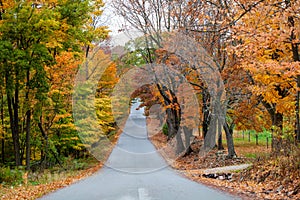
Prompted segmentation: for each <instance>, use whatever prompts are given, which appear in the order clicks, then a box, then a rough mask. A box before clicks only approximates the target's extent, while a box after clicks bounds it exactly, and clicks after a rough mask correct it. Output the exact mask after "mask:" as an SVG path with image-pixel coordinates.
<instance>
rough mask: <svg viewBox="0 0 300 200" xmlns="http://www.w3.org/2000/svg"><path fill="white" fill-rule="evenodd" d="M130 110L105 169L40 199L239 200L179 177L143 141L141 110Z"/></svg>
mask: <svg viewBox="0 0 300 200" xmlns="http://www.w3.org/2000/svg"><path fill="white" fill-rule="evenodd" d="M136 107H137V104H134V105H133V106H132V108H131V114H130V116H129V118H128V120H127V122H126V125H125V128H124V131H123V133H122V134H121V136H120V138H119V140H118V143H117V145H116V146H115V148H114V150H113V151H112V153H111V155H110V157H109V159H108V161H107V162H106V166H105V167H103V168H102V169H101V170H100V171H99V172H97V173H95V174H94V175H93V176H91V177H88V178H86V179H84V180H81V181H79V182H77V183H75V184H73V185H71V186H68V187H66V188H63V189H60V190H58V191H56V192H53V193H51V194H49V195H46V196H44V197H42V198H41V199H43V200H46V199H51V200H201V199H204V200H217V199H222V200H226V199H239V198H238V197H234V196H231V195H229V194H225V193H223V192H220V191H218V190H215V189H212V188H209V187H206V186H204V185H201V184H198V183H196V182H193V181H190V180H188V179H186V178H183V177H182V176H180V175H179V174H178V173H177V172H175V171H173V170H172V169H171V168H170V167H168V166H167V164H166V162H165V161H164V159H163V158H162V157H161V156H160V155H159V153H157V152H156V150H155V148H154V146H153V145H152V143H151V142H150V141H149V140H148V138H147V131H146V120H145V117H144V115H143V109H140V110H136V109H135V108H136Z"/></svg>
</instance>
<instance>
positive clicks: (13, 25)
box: [0, 0, 107, 169]
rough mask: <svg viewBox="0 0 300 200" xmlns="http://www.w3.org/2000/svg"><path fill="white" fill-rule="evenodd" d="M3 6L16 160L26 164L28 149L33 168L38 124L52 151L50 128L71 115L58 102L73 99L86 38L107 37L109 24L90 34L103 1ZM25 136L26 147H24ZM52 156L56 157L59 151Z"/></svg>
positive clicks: (6, 78) (2, 28)
mask: <svg viewBox="0 0 300 200" xmlns="http://www.w3.org/2000/svg"><path fill="white" fill-rule="evenodd" d="M0 5H1V25H0V32H1V36H0V37H1V44H0V46H1V74H2V75H1V76H2V77H4V87H5V95H6V100H7V103H6V104H7V110H8V111H7V112H8V115H9V119H10V128H11V133H12V139H13V145H14V157H15V163H16V165H17V166H18V165H20V164H21V162H22V160H23V153H24V149H25V150H26V163H27V168H28V169H29V166H30V155H31V153H30V150H31V147H30V143H31V142H30V141H31V136H32V129H33V128H34V129H35V130H36V128H38V130H39V131H40V133H41V137H42V138H43V139H42V140H44V141H46V144H45V145H46V146H41V148H42V149H44V150H46V151H47V149H48V147H47V146H48V144H47V143H48V142H47V140H48V139H49V135H48V134H49V132H48V130H49V129H50V127H51V126H52V125H53V123H58V121H61V120H62V118H64V119H66V118H68V117H70V115H68V116H67V115H64V116H62V115H63V113H62V112H61V110H60V108H59V106H57V105H58V104H60V103H61V101H60V100H59V99H61V97H67V96H68V97H67V98H66V101H68V100H67V99H69V100H70V98H69V97H70V93H71V88H70V86H69V85H68V84H71V82H72V77H74V74H75V73H76V71H77V66H78V62H79V61H80V57H81V53H80V52H81V51H82V44H83V43H86V42H87V39H86V38H89V40H90V41H91V40H92V38H97V40H98V38H104V36H103V35H107V31H106V30H105V28H102V29H101V30H102V32H101V31H100V30H97V31H94V32H92V33H91V31H90V30H89V29H88V28H87V26H86V25H87V23H88V20H89V18H90V17H91V13H92V12H93V10H94V9H95V7H97V6H98V7H99V6H100V7H101V6H103V4H98V3H97V2H92V1H79V0H78V1H68V0H67V1H26V2H23V1H1V2H0ZM79 8H80V9H79ZM96 14H97V13H94V15H96ZM98 14H101V13H98ZM94 15H93V16H94ZM102 33H103V34H102ZM101 34H102V35H101ZM63 71H64V72H63ZM66 72H67V73H66ZM52 73H55V74H52ZM62 80H65V81H66V83H63V82H62ZM60 105H61V104H60ZM52 108H53V110H52ZM68 112H70V110H69V111H68ZM59 115H60V117H58V116H59ZM59 118H60V119H59ZM71 121H72V120H70V122H71ZM32 125H37V126H35V127H32ZM58 132H59V131H58ZM58 134H59V133H58ZM24 135H26V137H23V136H24ZM24 138H26V139H25V140H26V147H25V148H24V147H22V146H21V145H20V141H23V140H24ZM42 151H43V150H42ZM52 154H54V156H56V153H55V152H54V153H52Z"/></svg>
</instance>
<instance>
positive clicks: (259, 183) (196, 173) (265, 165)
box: [151, 134, 300, 199]
mask: <svg viewBox="0 0 300 200" xmlns="http://www.w3.org/2000/svg"><path fill="white" fill-rule="evenodd" d="M166 139H167V138H166V136H164V135H163V134H156V135H153V136H152V137H151V140H152V143H153V144H154V145H155V146H156V148H158V149H160V148H162V147H163V146H164V145H165V143H166ZM199 143H201V140H197V139H196V141H195V143H194V144H193V145H192V149H193V150H194V151H195V152H193V153H191V154H190V155H188V156H185V157H181V158H179V159H177V160H176V162H174V163H173V164H172V167H173V168H174V169H176V170H178V171H179V172H181V173H182V174H183V175H184V176H186V177H187V178H190V179H192V180H194V181H196V182H200V183H204V184H206V185H209V186H211V187H217V188H218V189H220V190H223V191H226V192H229V193H232V194H235V195H239V196H240V197H241V198H243V199H300V168H299V167H300V153H299V152H298V153H295V155H293V156H290V157H278V158H270V157H259V158H247V157H244V156H243V154H246V153H247V152H250V153H251V154H254V155H255V154H258V155H261V152H262V151H263V152H265V151H266V149H265V147H260V146H251V145H248V146H247V145H246V146H237V147H236V151H237V153H238V155H239V157H238V158H234V159H226V158H225V156H226V152H224V153H223V154H222V153H221V154H220V151H217V150H212V151H211V152H210V153H209V154H207V155H206V156H205V157H200V156H199V155H198V152H197V150H198V149H197V148H199ZM242 163H253V166H252V167H250V168H249V169H246V170H242V171H234V172H232V178H231V179H230V180H219V179H211V178H205V177H204V176H203V169H208V168H215V167H222V166H231V165H239V164H242Z"/></svg>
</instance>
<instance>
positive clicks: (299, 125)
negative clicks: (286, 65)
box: [295, 75, 300, 142]
mask: <svg viewBox="0 0 300 200" xmlns="http://www.w3.org/2000/svg"><path fill="white" fill-rule="evenodd" d="M297 89H298V91H297V96H296V131H295V132H296V140H297V141H298V142H300V114H299V111H300V109H299V101H300V75H298V76H297Z"/></svg>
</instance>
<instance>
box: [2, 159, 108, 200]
mask: <svg viewBox="0 0 300 200" xmlns="http://www.w3.org/2000/svg"><path fill="white" fill-rule="evenodd" d="M102 166H103V165H102V164H101V163H98V164H96V165H94V166H93V167H91V168H88V169H86V170H80V171H74V172H73V173H70V172H61V173H59V174H58V175H59V176H58V177H57V178H55V177H52V178H51V179H52V180H50V181H49V182H48V183H45V184H39V185H31V184H24V185H20V186H16V187H10V188H8V187H3V186H1V185H0V199H2V200H25V199H26V200H27V199H36V198H38V197H41V196H43V195H45V194H47V193H50V192H52V191H55V190H57V189H59V188H63V187H66V186H68V185H70V184H72V183H75V182H76V181H78V180H80V179H83V178H85V177H88V176H90V175H92V174H93V173H95V172H96V171H98V170H99V169H100V168H101V167H102ZM49 175H50V174H49ZM52 176H53V175H52Z"/></svg>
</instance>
